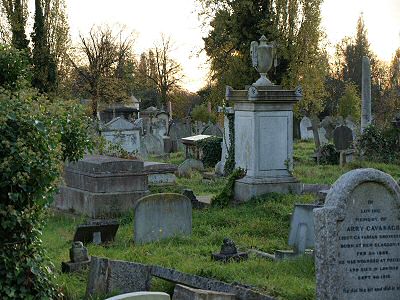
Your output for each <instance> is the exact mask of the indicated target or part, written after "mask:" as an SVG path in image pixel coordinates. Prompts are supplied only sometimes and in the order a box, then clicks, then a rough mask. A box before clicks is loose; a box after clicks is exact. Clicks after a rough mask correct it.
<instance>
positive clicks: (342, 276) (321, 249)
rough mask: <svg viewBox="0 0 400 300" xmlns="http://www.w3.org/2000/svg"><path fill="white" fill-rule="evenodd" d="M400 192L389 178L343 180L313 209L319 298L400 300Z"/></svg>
mask: <svg viewBox="0 0 400 300" xmlns="http://www.w3.org/2000/svg"><path fill="white" fill-rule="evenodd" d="M399 215H400V188H399V186H398V185H397V183H396V182H395V180H394V179H393V178H392V177H391V176H390V175H388V174H385V173H383V172H381V171H378V170H375V169H357V170H353V171H350V172H348V173H346V174H344V175H343V176H341V177H340V178H339V179H338V180H337V181H336V182H335V184H334V185H333V187H332V188H331V189H330V191H329V193H328V195H327V198H326V201H325V205H324V207H323V208H318V209H315V210H314V216H315V220H314V222H315V234H316V236H315V264H316V280H317V299H338V300H339V299H346V300H347V299H363V300H364V299H385V300H389V299H393V300H394V299H400V218H399Z"/></svg>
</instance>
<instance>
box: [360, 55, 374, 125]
mask: <svg viewBox="0 0 400 300" xmlns="http://www.w3.org/2000/svg"><path fill="white" fill-rule="evenodd" d="M361 90H362V91H361V102H362V103H361V133H363V132H364V129H365V128H366V127H368V125H369V124H371V121H372V117H371V65H370V62H369V58H368V57H367V56H364V57H363V60H362V81H361Z"/></svg>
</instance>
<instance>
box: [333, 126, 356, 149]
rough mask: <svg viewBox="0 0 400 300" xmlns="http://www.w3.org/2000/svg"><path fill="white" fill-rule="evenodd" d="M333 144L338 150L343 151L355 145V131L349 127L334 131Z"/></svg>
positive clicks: (339, 127)
mask: <svg viewBox="0 0 400 300" xmlns="http://www.w3.org/2000/svg"><path fill="white" fill-rule="evenodd" d="M333 142H334V145H335V148H336V150H338V151H343V150H347V149H349V148H350V146H351V144H352V143H353V131H352V130H351V129H350V128H349V127H347V126H344V125H342V126H338V127H336V128H335V130H334V131H333Z"/></svg>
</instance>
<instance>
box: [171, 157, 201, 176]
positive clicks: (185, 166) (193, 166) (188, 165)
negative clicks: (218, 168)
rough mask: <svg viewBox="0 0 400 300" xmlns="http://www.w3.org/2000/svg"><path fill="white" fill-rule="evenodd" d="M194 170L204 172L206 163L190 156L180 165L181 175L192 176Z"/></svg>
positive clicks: (179, 174)
mask: <svg viewBox="0 0 400 300" xmlns="http://www.w3.org/2000/svg"><path fill="white" fill-rule="evenodd" d="M194 171H199V172H203V171H204V164H203V162H201V161H200V160H197V159H192V158H188V159H186V160H185V161H183V162H182V163H181V164H180V165H179V166H178V171H177V175H178V176H179V177H190V175H191V174H192V173H193V172H194Z"/></svg>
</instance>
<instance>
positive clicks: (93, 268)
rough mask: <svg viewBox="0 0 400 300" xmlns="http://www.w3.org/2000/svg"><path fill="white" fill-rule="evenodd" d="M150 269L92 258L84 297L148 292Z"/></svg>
mask: <svg viewBox="0 0 400 300" xmlns="http://www.w3.org/2000/svg"><path fill="white" fill-rule="evenodd" d="M150 282H151V267H150V266H146V265H142V264H138V263H130V262H126V261H118V260H110V259H107V258H101V257H94V256H92V262H91V264H90V273H89V278H88V281H87V286H86V297H87V298H90V296H93V295H96V294H97V295H105V294H108V293H112V292H115V291H118V292H120V293H130V292H140V291H148V290H150Z"/></svg>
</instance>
